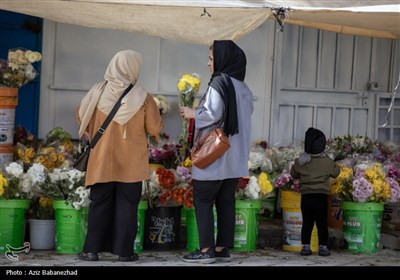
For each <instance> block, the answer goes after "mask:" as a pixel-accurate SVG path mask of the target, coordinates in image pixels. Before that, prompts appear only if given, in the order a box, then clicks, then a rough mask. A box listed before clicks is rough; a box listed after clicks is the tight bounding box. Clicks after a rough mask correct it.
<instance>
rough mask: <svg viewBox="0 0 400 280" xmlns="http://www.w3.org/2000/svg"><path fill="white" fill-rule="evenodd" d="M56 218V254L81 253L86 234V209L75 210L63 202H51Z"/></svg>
mask: <svg viewBox="0 0 400 280" xmlns="http://www.w3.org/2000/svg"><path fill="white" fill-rule="evenodd" d="M53 208H54V210H55V217H56V238H55V242H56V250H55V251H56V252H57V253H62V254H76V253H79V252H81V251H82V249H83V245H84V242H85V238H86V232H87V216H88V209H87V208H82V209H80V210H76V209H75V208H73V207H72V206H70V205H69V204H68V205H67V204H65V200H55V201H53Z"/></svg>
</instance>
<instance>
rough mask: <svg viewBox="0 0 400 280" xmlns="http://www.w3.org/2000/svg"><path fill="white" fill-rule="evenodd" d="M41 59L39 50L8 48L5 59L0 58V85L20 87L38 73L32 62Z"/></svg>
mask: <svg viewBox="0 0 400 280" xmlns="http://www.w3.org/2000/svg"><path fill="white" fill-rule="evenodd" d="M41 59H42V55H41V54H40V53H39V52H35V51H31V50H27V49H24V48H16V49H10V50H9V51H8V58H7V60H4V59H0V86H1V85H3V86H5V87H10V88H20V87H22V86H23V85H26V84H27V83H29V82H30V81H32V80H33V79H35V78H36V77H37V76H38V75H39V73H38V71H37V70H36V69H35V68H34V67H33V65H32V64H33V63H35V62H39V61H40V60H41Z"/></svg>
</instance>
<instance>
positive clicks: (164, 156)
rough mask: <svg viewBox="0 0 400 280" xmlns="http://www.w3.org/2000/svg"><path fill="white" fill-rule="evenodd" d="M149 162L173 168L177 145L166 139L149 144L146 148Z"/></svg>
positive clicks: (175, 162) (175, 163) (175, 161)
mask: <svg viewBox="0 0 400 280" xmlns="http://www.w3.org/2000/svg"><path fill="white" fill-rule="evenodd" d="M148 155H149V162H150V163H153V164H159V165H162V166H163V167H165V168H167V169H169V168H172V169H173V168H175V167H176V166H177V147H176V145H175V144H174V143H172V142H170V141H167V140H160V141H158V143H157V144H150V145H149V148H148Z"/></svg>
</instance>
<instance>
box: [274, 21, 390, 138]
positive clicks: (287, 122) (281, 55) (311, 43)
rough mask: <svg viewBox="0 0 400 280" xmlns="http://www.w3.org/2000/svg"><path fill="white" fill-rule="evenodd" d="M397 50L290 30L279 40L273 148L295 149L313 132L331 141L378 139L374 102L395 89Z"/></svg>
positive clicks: (377, 42)
mask: <svg viewBox="0 0 400 280" xmlns="http://www.w3.org/2000/svg"><path fill="white" fill-rule="evenodd" d="M394 49H396V44H395V43H394V42H393V41H392V40H384V39H373V38H369V37H357V36H350V35H342V34H337V33H332V32H325V31H319V30H316V29H311V28H303V27H298V26H293V25H287V26H286V28H285V30H284V32H283V33H280V34H279V35H277V36H276V44H275V54H276V59H275V67H274V69H275V71H274V73H275V75H276V76H275V78H274V83H273V101H272V102H273V106H272V117H271V119H272V122H271V123H272V125H271V126H272V127H271V130H272V139H271V143H272V144H275V145H291V144H293V143H294V144H296V143H297V142H298V140H303V139H304V133H305V131H306V130H307V128H308V127H310V126H312V127H317V128H319V129H321V130H322V131H323V132H324V133H325V134H326V137H327V138H332V137H336V136H340V135H345V134H350V135H357V134H359V135H363V136H369V137H371V138H375V136H376V135H375V134H376V133H375V131H376V129H377V121H375V120H376V114H377V112H376V110H377V109H378V106H377V102H378V100H377V99H376V97H375V96H376V94H377V93H376V92H377V91H378V90H384V89H387V90H389V89H390V88H391V79H388V77H391V73H392V72H393V70H394V68H395V67H393V61H394V57H395V56H394V55H393V54H394ZM397 49H398V46H397ZM385 77H386V78H385ZM382 133H383V132H382ZM395 133H396V132H395Z"/></svg>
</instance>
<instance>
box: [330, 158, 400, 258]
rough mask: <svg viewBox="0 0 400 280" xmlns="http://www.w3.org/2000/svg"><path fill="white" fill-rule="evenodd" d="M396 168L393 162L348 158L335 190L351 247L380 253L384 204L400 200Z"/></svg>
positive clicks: (349, 247) (345, 237)
mask: <svg viewBox="0 0 400 280" xmlns="http://www.w3.org/2000/svg"><path fill="white" fill-rule="evenodd" d="M396 170H397V169H396V168H395V166H394V165H393V164H392V163H390V162H385V163H383V164H382V163H380V162H377V161H374V160H365V157H360V158H359V159H358V160H357V159H356V158H355V159H354V158H353V160H350V161H349V160H344V161H342V162H341V172H340V175H339V177H337V178H336V179H334V180H332V183H331V186H332V188H331V192H332V194H334V195H336V196H337V197H338V198H339V199H341V200H342V202H341V208H342V210H343V233H344V239H345V240H346V241H347V250H348V251H350V252H353V253H366V254H371V253H376V252H377V251H378V248H379V242H380V230H381V223H382V216H383V210H384V207H383V204H384V203H388V202H398V201H400V187H399V184H398V181H397V180H398V177H397V175H396Z"/></svg>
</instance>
